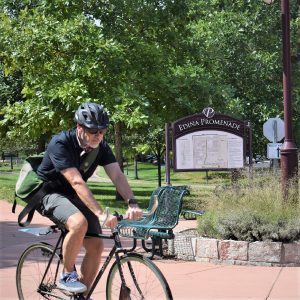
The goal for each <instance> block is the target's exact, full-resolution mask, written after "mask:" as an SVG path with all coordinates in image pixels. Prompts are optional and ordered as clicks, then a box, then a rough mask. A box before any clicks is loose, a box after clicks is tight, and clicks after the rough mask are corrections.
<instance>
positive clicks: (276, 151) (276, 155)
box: [267, 143, 282, 159]
mask: <svg viewBox="0 0 300 300" xmlns="http://www.w3.org/2000/svg"><path fill="white" fill-rule="evenodd" d="M281 147H282V143H268V146H267V157H268V158H269V159H280V149H281Z"/></svg>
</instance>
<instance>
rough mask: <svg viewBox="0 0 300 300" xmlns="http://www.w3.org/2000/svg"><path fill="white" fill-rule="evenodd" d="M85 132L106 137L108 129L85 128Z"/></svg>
mask: <svg viewBox="0 0 300 300" xmlns="http://www.w3.org/2000/svg"><path fill="white" fill-rule="evenodd" d="M85 131H86V132H87V133H89V134H93V135H96V134H97V133H99V134H101V135H104V134H105V133H106V131H107V129H95V128H85Z"/></svg>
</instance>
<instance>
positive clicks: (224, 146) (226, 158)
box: [175, 130, 244, 171]
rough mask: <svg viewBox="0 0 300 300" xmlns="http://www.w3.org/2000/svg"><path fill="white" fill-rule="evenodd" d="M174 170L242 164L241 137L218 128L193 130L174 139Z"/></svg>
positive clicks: (229, 167)
mask: <svg viewBox="0 0 300 300" xmlns="http://www.w3.org/2000/svg"><path fill="white" fill-rule="evenodd" d="M175 148H176V158H175V169H176V170H178V171H179V170H185V171H186V170H197V169H232V168H243V166H244V142H243V138H242V137H239V136H237V135H235V134H232V133H229V132H225V131H220V130H202V131H195V132H192V133H189V134H186V135H183V136H181V137H180V138H177V139H176V143H175Z"/></svg>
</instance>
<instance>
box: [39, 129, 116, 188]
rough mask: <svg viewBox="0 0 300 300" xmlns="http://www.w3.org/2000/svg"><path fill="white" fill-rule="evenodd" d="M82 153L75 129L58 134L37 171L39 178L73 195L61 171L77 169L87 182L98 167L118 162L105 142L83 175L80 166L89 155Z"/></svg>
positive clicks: (52, 140) (101, 144)
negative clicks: (54, 183)
mask: <svg viewBox="0 0 300 300" xmlns="http://www.w3.org/2000/svg"><path fill="white" fill-rule="evenodd" d="M82 152H83V149H82V148H81V147H80V146H79V143H78V140H77V137H76V129H75V128H73V129H70V130H68V131H64V132H60V133H58V134H56V135H55V136H53V138H52V139H51V141H50V143H49V145H48V147H47V150H46V152H45V155H44V158H43V161H42V163H41V165H40V166H39V168H38V170H37V174H38V176H39V178H40V179H42V180H43V181H45V182H49V181H52V182H56V183H57V184H58V188H57V191H58V192H63V193H72V194H73V193H74V190H73V189H72V187H71V185H70V184H69V183H68V182H67V180H66V179H65V178H64V176H63V175H62V174H61V173H60V171H62V170H64V169H67V168H77V169H78V170H79V171H80V173H81V175H82V178H83V179H84V180H85V181H87V180H88V178H89V177H91V176H92V174H93V173H94V172H95V170H96V168H97V166H105V165H108V164H110V163H113V162H116V158H115V156H114V154H113V153H112V150H111V148H110V147H109V145H108V144H107V142H106V141H104V140H103V141H102V142H101V143H100V145H99V151H98V154H97V157H96V159H95V161H94V162H93V163H92V164H91V166H90V167H89V169H88V170H87V171H86V172H85V173H83V171H82V170H80V165H81V163H82V161H83V160H84V158H85V157H86V155H87V154H83V155H81V154H82Z"/></svg>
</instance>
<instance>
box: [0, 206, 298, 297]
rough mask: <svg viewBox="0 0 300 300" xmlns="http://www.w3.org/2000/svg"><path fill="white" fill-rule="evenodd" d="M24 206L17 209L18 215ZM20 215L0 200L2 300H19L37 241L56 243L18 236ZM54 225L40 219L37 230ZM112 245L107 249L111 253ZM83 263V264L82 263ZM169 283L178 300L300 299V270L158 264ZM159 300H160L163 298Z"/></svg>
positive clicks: (185, 225) (101, 290)
mask: <svg viewBox="0 0 300 300" xmlns="http://www.w3.org/2000/svg"><path fill="white" fill-rule="evenodd" d="M20 211H21V207H17V213H18V212H20ZM16 218H17V215H14V214H12V213H11V204H10V203H7V202H5V201H0V234H1V240H0V299H1V300H10V299H12V300H14V299H17V293H16V288H15V271H16V265H17V261H18V257H19V256H20V254H21V253H22V251H23V250H24V249H25V247H26V246H27V245H29V244H30V243H32V242H33V241H34V240H42V241H46V240H47V241H48V242H50V243H53V242H54V241H55V240H56V238H57V237H56V236H55V235H52V236H50V237H47V239H46V238H40V237H34V236H31V235H27V234H24V233H21V232H19V231H18V226H17V223H16ZM46 224H50V223H49V222H48V221H47V219H46V218H43V217H41V216H40V215H39V214H38V213H36V214H35V216H34V219H33V221H32V224H31V225H30V226H31V227H35V226H36V227H40V226H45V225H46ZM193 226H195V223H194V222H188V221H184V220H183V221H180V223H179V225H178V227H177V231H179V230H180V229H181V228H182V229H187V228H190V227H193ZM125 243H127V244H128V241H125ZM108 249H109V244H107V243H106V245H105V253H104V255H107V251H108ZM79 260H80V259H79ZM155 263H156V264H157V265H158V267H159V268H160V269H161V271H162V272H163V273H164V275H165V277H166V278H167V280H168V282H169V284H170V287H171V290H172V293H173V296H174V299H175V300H188V299H199V300H213V299H216V300H221V299H222V300H246V299H252V300H266V299H268V300H299V299H300V268H298V267H294V268H292V267H283V268H281V267H249V266H230V265H214V264H209V263H200V262H185V261H176V260H155ZM104 286H105V281H100V285H99V288H97V290H96V291H95V293H94V295H93V299H95V300H96V299H105V296H104V295H105V294H104ZM158 300H159V299H158Z"/></svg>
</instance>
